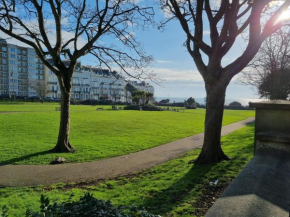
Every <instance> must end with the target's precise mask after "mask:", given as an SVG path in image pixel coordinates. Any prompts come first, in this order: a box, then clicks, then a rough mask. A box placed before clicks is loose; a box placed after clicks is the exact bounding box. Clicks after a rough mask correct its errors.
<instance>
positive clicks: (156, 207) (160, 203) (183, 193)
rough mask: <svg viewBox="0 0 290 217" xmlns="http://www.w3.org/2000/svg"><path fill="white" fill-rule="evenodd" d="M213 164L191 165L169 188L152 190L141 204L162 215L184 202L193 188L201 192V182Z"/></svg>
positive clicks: (202, 182)
mask: <svg viewBox="0 0 290 217" xmlns="http://www.w3.org/2000/svg"><path fill="white" fill-rule="evenodd" d="M215 165H216V164H210V165H193V166H192V168H191V169H190V170H189V171H188V173H187V174H186V175H184V176H183V177H182V178H181V179H179V180H177V181H176V182H175V183H173V184H172V185H171V186H170V187H169V188H167V189H164V190H161V191H158V192H153V193H152V194H151V195H150V197H147V198H145V200H144V203H143V204H142V205H144V207H145V208H146V209H148V210H149V211H152V212H154V213H157V214H158V215H161V216H164V215H165V214H166V213H168V212H169V211H171V210H173V208H174V207H176V206H178V205H179V204H181V203H183V202H185V201H184V200H185V199H186V197H187V196H188V195H189V194H190V192H191V191H192V190H193V189H194V188H196V189H197V191H200V192H201V191H202V184H204V182H205V181H208V177H207V174H208V173H209V172H210V171H211V169H212V167H214V166H215ZM172 175H173V176H174V174H172Z"/></svg>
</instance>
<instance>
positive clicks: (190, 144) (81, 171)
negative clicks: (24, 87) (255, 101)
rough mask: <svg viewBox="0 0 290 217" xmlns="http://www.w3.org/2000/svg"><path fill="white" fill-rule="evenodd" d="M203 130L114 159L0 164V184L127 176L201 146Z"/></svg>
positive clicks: (233, 126)
mask: <svg viewBox="0 0 290 217" xmlns="http://www.w3.org/2000/svg"><path fill="white" fill-rule="evenodd" d="M252 121H254V118H248V119H246V120H244V121H240V122H237V123H234V124H230V125H227V126H224V127H223V128H222V136H224V135H227V134H229V133H231V132H233V131H235V130H237V129H239V128H241V127H243V126H245V125H247V124H249V123H250V122H252ZM202 142H203V133H200V134H197V135H194V136H191V137H187V138H184V139H180V140H177V141H173V142H170V143H168V144H165V145H161V146H157V147H155V148H151V149H147V150H144V151H139V152H136V153H133V154H128V155H123V156H119V157H115V158H110V159H105V160H100V161H95V162H87V163H71V164H60V165H0V177H1V178H0V187H1V186H2V187H10V186H18V187H20V186H21V187H23V186H37V185H50V184H53V183H58V182H65V183H69V182H83V181H92V180H98V179H107V178H114V177H117V176H121V175H127V174H131V173H134V172H138V171H141V170H144V169H148V168H151V167H153V166H155V165H158V164H161V163H164V162H166V161H168V160H170V159H173V158H176V157H178V156H180V155H182V154H185V153H186V152H188V151H190V150H192V149H195V148H199V147H201V146H202Z"/></svg>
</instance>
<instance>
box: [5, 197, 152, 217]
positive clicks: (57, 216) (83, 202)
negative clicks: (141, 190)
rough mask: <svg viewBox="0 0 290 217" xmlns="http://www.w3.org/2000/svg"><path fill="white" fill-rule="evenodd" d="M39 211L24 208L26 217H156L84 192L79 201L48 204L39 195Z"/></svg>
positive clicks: (47, 199) (6, 211)
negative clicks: (115, 204) (117, 205)
mask: <svg viewBox="0 0 290 217" xmlns="http://www.w3.org/2000/svg"><path fill="white" fill-rule="evenodd" d="M40 203H41V205H40V211H38V212H32V211H31V210H30V209H27V210H26V214H25V216H26V217H43V216H45V217H80V216H82V217H158V216H157V215H153V214H151V213H149V212H147V211H146V210H144V209H138V208H137V207H136V206H133V207H121V206H119V207H115V206H114V205H112V204H111V202H110V201H105V200H98V199H96V198H94V197H93V195H92V194H89V193H86V194H85V195H84V196H82V197H81V198H80V200H79V201H71V198H70V199H69V200H68V201H66V202H63V203H59V204H58V203H54V204H50V200H49V198H48V197H44V196H43V195H41V198H40ZM7 213H8V209H7V207H6V206H4V207H3V208H2V215H1V216H3V217H8V214H7ZM23 216H24V215H23Z"/></svg>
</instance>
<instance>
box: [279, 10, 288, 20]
mask: <svg viewBox="0 0 290 217" xmlns="http://www.w3.org/2000/svg"><path fill="white" fill-rule="evenodd" d="M280 20H290V11H289V10H287V11H284V12H283V13H282V14H281V15H280V16H279V18H278V21H280Z"/></svg>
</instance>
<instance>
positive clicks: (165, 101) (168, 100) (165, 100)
mask: <svg viewBox="0 0 290 217" xmlns="http://www.w3.org/2000/svg"><path fill="white" fill-rule="evenodd" d="M169 102H170V99H162V100H160V101H159V103H161V104H163V103H164V104H168V103H169Z"/></svg>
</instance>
